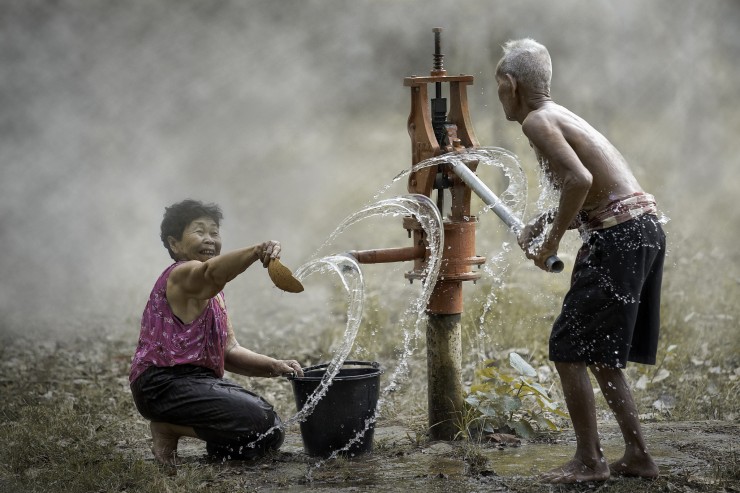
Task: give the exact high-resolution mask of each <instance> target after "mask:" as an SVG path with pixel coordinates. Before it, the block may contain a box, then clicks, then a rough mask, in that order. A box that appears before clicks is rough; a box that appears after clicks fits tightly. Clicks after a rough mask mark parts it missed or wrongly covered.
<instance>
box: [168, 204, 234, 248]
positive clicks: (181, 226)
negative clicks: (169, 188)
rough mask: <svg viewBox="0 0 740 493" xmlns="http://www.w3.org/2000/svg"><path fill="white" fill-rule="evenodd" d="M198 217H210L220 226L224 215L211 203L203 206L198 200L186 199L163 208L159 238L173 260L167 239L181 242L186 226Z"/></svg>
mask: <svg viewBox="0 0 740 493" xmlns="http://www.w3.org/2000/svg"><path fill="white" fill-rule="evenodd" d="M199 217H210V218H211V219H213V220H214V221H215V222H216V224H217V225H219V226H220V225H221V220H222V219H223V218H224V215H223V213H222V212H221V208H220V207H219V206H218V205H216V204H213V203H211V204H204V203H203V202H201V201H199V200H191V199H187V200H183V201H182V202H178V203H176V204H172V205H171V206H169V207H165V209H164V218H162V225H161V226H160V227H159V231H160V235H159V236H160V238H161V239H162V243H163V244H164V247H165V248H166V249H167V251H168V252H169V254H170V257H172V259H173V260H177V259H176V258H175V254H174V253H173V252H172V250H171V249H170V242H169V241H167V238H168V237H169V236H172V237H173V238H176V239H177V240H181V239H182V234H183V232H184V231H185V228H186V227H187V225H188V224H190V223H191V222H193V221H195V220H196V219H198V218H199Z"/></svg>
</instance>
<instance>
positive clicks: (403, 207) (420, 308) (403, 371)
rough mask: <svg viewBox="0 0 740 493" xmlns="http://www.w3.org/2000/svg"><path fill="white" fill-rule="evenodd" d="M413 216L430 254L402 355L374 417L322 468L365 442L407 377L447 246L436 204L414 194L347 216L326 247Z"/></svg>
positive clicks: (408, 317)
mask: <svg viewBox="0 0 740 493" xmlns="http://www.w3.org/2000/svg"><path fill="white" fill-rule="evenodd" d="M406 215H411V216H413V217H414V218H415V219H416V220H417V221H418V222H419V224H420V226H421V228H422V229H423V230H424V233H425V234H426V236H427V248H428V251H429V257H428V261H427V262H426V265H425V268H424V271H423V281H422V288H421V290H420V292H419V294H418V296H417V297H416V299H414V300H412V301H411V302H410V303H409V304H408V306H407V308H406V309H405V310H404V313H403V316H402V317H401V320H400V322H399V326H400V328H401V330H402V333H403V342H402V349H401V356H400V358H399V362H398V364H397V365H396V368H395V370H394V371H393V372H392V373H391V374H390V376H389V382H388V383H387V384H386V386H385V387H384V388H383V390H382V392H381V395H380V397H379V399H378V404H377V406H376V409H375V414H374V415H373V417H372V418H370V419H368V420H366V422H365V427H364V428H363V429H361V430H359V431H358V432H357V433H356V434H355V436H354V437H353V438H352V439H351V440H350V441H349V442H348V443H347V444H346V445H345V446H344V447H342V448H341V449H338V450H335V451H333V452H332V454H331V455H330V456H329V457H328V458H326V459H324V460H322V461H319V462H317V463H316V464H315V467H320V466H321V464H323V463H324V462H326V461H328V460H331V459H333V458H335V457H336V456H337V455H338V454H340V453H342V452H345V451H347V450H349V449H350V448H351V447H352V446H353V445H354V444H355V443H357V442H359V441H360V440H362V438H363V437H364V435H365V433H366V432H367V430H368V429H369V428H370V426H372V425H373V424H374V423H375V422H376V420H377V418H378V416H379V415H380V412H381V410H382V409H383V408H384V406H385V405H386V403H387V402H388V401H387V397H388V394H390V393H392V392H394V391H395V390H396V389H397V388H398V385H399V381H400V379H401V378H402V377H404V376H405V375H407V374H408V370H409V365H408V359H409V358H410V356H411V355H412V354H413V351H414V349H415V343H416V341H417V340H418V338H419V337H420V335H421V330H420V329H419V326H420V325H421V323H422V321H423V320H424V314H425V309H426V306H427V304H428V303H429V298H430V297H431V295H432V290H433V289H434V285H435V283H436V281H437V276H438V275H439V269H440V266H441V261H442V246H443V243H444V229H443V227H442V218H441V216H440V214H439V210H438V209H437V207H436V205H435V204H434V203H433V202H432V201H431V199H429V197H426V196H424V195H417V194H411V195H406V196H402V197H395V198H391V199H385V200H380V201H378V202H376V203H374V204H371V205H369V206H367V207H364V208H363V209H361V210H359V211H357V212H355V213H354V214H352V215H350V216H349V217H347V218H346V219H345V220H344V221H343V222H342V223H341V224H340V225H339V226H338V227H337V228H336V229H335V230H334V232H333V233H332V234H331V235H330V236H329V238H328V240H327V241H326V242H325V245H327V244H330V243H332V242H333V241H334V240H335V239H336V238H337V237H338V236H339V235H340V234H342V233H343V232H344V231H345V230H346V229H347V228H349V227H350V226H352V225H353V224H356V223H357V222H359V221H362V220H364V219H368V218H371V217H375V216H392V217H398V216H406Z"/></svg>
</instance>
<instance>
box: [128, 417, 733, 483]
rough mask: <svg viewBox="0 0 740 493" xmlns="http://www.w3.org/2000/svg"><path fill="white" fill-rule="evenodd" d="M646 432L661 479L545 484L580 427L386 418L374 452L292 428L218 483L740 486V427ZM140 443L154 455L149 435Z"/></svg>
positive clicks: (187, 454)
mask: <svg viewBox="0 0 740 493" xmlns="http://www.w3.org/2000/svg"><path fill="white" fill-rule="evenodd" d="M644 431H645V434H646V438H647V440H648V442H649V443H650V444H651V450H652V453H653V455H654V457H655V459H656V462H657V463H658V465H659V467H660V472H661V477H660V478H659V479H657V480H655V481H644V480H640V479H621V478H620V479H610V480H609V481H607V482H606V483H587V484H582V485H573V486H553V485H547V484H541V483H539V482H538V481H537V475H538V474H539V473H540V472H542V471H545V470H548V469H550V468H552V467H555V466H557V465H559V464H561V463H562V462H565V461H566V460H567V459H569V458H570V456H571V455H572V452H573V448H574V444H575V439H574V436H573V434H572V432H564V433H561V434H558V435H554V436H550V437H547V438H543V439H537V440H529V441H528V440H519V443H518V444H517V443H514V444H507V445H504V444H500V443H486V444H480V445H472V444H470V443H463V442H432V443H429V442H424V441H423V440H418V437H417V436H416V435H415V433H414V432H413V431H412V430H410V429H409V428H406V427H404V426H402V425H401V424H394V423H382V424H381V425H380V426H379V427H378V428H377V429H376V431H375V437H374V449H373V452H372V453H369V454H364V455H362V456H357V457H355V458H352V459H346V458H338V459H333V460H330V461H326V462H323V461H321V460H320V459H317V458H312V457H309V456H307V455H306V454H305V453H304V451H303V446H302V442H301V437H300V433H299V432H298V431H294V432H289V433H288V434H287V436H286V441H285V444H284V445H283V447H282V449H281V451H280V452H279V453H278V454H277V455H275V456H273V457H270V458H266V459H263V460H260V461H257V462H254V463H245V462H237V461H233V462H229V463H226V464H223V465H222V466H219V467H221V468H222V469H221V471H220V473H219V475H218V478H219V479H217V480H215V481H212V483H218V482H219V481H220V480H223V481H229V482H232V481H235V482H236V485H238V486H241V487H243V488H244V489H245V490H246V491H259V492H271V491H289V492H304V491H312V492H322V491H327V492H328V491H332V492H357V491H373V492H386V491H387V492H397V491H405V492H425V493H431V492H474V491H481V492H483V491H494V492H507V491H512V492H550V491H618V492H619V491H625V492H627V491H629V492H638V491H645V492H653V491H666V492H674V491H678V492H694V491H696V492H705V491H706V492H709V491H712V492H714V491H727V492H733V491H740V469H739V468H738V461H737V448H738V437H740V425H738V424H736V423H728V422H721V421H703V422H656V423H645V424H644ZM601 434H602V445H603V447H604V450H605V453H606V455H607V457H609V458H616V457H618V456H619V455H618V454H620V453H621V450H622V448H621V447H622V441H621V435H620V433H619V429H618V428H617V426H616V425H615V424H613V423H607V424H603V425H602V427H601ZM137 449H138V450H139V451H140V453H141V455H142V456H144V457H148V455H149V451H148V443H145V441H144V440H142V442H141V443H139V444H137ZM180 454H181V458H182V462H183V465H182V466H181V469H182V468H197V467H201V466H202V465H204V464H205V459H204V454H205V448H204V446H203V445H202V444H201V443H199V442H198V441H196V440H185V441H183V442H182V443H181V446H180ZM211 485H212V486H216V485H215V484H211ZM203 486H205V485H203Z"/></svg>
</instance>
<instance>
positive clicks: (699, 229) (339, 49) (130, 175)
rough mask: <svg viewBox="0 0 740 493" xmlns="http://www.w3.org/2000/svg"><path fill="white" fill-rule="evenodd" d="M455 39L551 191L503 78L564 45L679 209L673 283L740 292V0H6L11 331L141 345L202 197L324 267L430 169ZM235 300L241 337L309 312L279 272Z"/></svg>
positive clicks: (584, 112)
mask: <svg viewBox="0 0 740 493" xmlns="http://www.w3.org/2000/svg"><path fill="white" fill-rule="evenodd" d="M435 26H441V27H443V28H444V29H445V30H444V33H443V35H442V36H443V37H442V45H443V52H444V53H445V55H446V58H445V68H446V69H447V70H448V73H449V74H451V75H452V74H458V73H465V74H470V75H473V76H475V84H474V85H473V86H472V87H470V88H469V98H470V109H471V117H472V121H473V124H474V128H475V131H476V133H477V136H478V139H479V141H480V142H481V144H482V145H486V146H500V147H504V148H507V149H509V150H511V151H513V152H515V153H516V154H517V155H518V156H519V158H520V160H521V162H522V166H523V167H524V168H525V169H527V173H528V176H529V178H530V180H529V184H530V199H532V198H533V196H535V197H536V194H537V191H536V187H537V181H536V174H534V171H533V169H534V167H535V160H534V156H533V155H532V153H531V151H530V149H529V146H528V143H527V141H526V139H525V138H524V137H523V136H522V135H521V129H520V126H519V125H518V124H516V123H512V122H507V121H506V119H505V117H504V114H503V111H502V110H501V107H500V105H499V103H498V99H497V96H496V84H495V80H494V77H493V71H494V68H495V65H496V62H497V61H498V59H499V58H500V56H501V48H500V47H501V45H502V44H503V43H504V42H505V41H506V40H508V39H511V38H520V37H533V38H535V39H536V40H538V41H540V42H542V43H543V44H545V45H546V46H547V47H548V49H549V50H550V53H551V56H552V58H553V66H554V75H553V83H552V95H553V98H554V99H555V101H556V102H559V103H560V104H563V105H565V106H567V107H569V108H570V109H571V110H573V111H575V112H576V113H578V114H580V115H581V116H583V117H584V118H585V119H586V120H588V121H589V122H590V123H591V124H593V125H594V126H595V127H596V128H597V129H599V130H600V131H601V132H602V133H604V134H605V135H606V136H607V137H608V138H609V139H611V140H612V142H613V143H614V144H615V145H616V146H617V147H618V148H619V149H620V150H621V151H622V153H623V154H624V155H625V156H626V157H627V159H628V161H630V163H631V164H632V166H633V169H634V171H635V174H636V175H637V177H638V179H639V180H640V182H641V184H642V185H643V187H644V188H646V189H647V190H648V191H650V192H651V193H653V194H654V195H655V196H656V198H657V200H658V204H659V207H660V209H661V211H662V212H663V213H664V214H666V215H667V216H668V217H670V218H671V221H670V222H669V223H668V224H667V226H666V230H667V232H668V234H669V250H670V252H669V258H668V264H669V265H668V266H667V268H666V276H674V277H673V278H674V279H677V278H680V276H682V275H683V274H682V273H681V272H682V270H683V266H685V265H688V264H692V265H695V264H701V265H705V266H706V269H713V270H715V271H716V272H717V276H718V278H717V285H714V286H712V285H709V286H707V289H717V286H721V284H722V282H731V283H737V282H740V274H739V273H738V260H739V258H738V254H737V246H736V244H737V240H738V232H739V231H740V215H739V214H738V206H737V202H736V200H737V195H738V188H739V187H740V185H739V184H740V181H739V179H740V170H739V169H738V168H739V167H738V165H739V164H740V158H739V157H738V156H739V155H740V154H739V151H740V144H739V142H740V139H738V135H740V112H738V110H737V105H738V102H740V84H739V82H740V67H739V65H740V64H738V60H739V59H740V58H739V55H740V29H739V28H740V2H736V1H731V0H725V1H722V0H717V1H701V0H654V1H650V2H644V1H641V0H621V1H619V2H614V1H606V0H600V1H594V0H559V1H558V2H547V1H534V0H529V1H527V0H519V1H503V0H500V1H496V0H488V1H484V0H468V1H460V2H429V1H425V0H403V1H398V0H353V1H339V0H280V1H275V0H262V1H237V0H231V1H228V0H222V1H203V0H158V1H156V2H154V1H144V0H140V1H136V0H134V1H127V2H115V1H92V0H85V1H83V0H78V1H72V0H69V1H38V0H0V103H1V104H0V244H2V251H3V254H2V256H0V279H2V281H1V288H0V331H1V332H2V334H4V335H14V334H28V333H33V332H34V331H40V332H41V333H42V334H44V335H46V336H49V337H52V338H53V337H59V338H66V337H69V336H70V334H76V335H80V334H83V335H84V334H85V333H87V332H89V331H94V332H98V331H101V330H102V331H107V332H110V333H120V332H123V333H126V334H130V337H131V338H132V340H135V338H136V336H137V335H138V317H139V316H140V314H141V312H142V310H143V307H144V304H145V302H146V299H147V297H148V294H149V291H150V289H151V287H152V285H153V283H154V280H155V279H156V277H157V276H158V275H159V274H160V272H161V271H162V270H163V269H164V268H165V267H166V266H167V265H168V264H169V262H170V259H169V257H168V255H167V252H166V250H165V249H164V248H163V246H162V244H161V243H160V241H159V223H160V221H161V217H162V213H163V211H164V207H165V206H167V205H169V204H171V203H173V202H175V201H178V200H181V199H184V198H195V199H201V200H205V201H215V202H217V203H219V204H220V205H221V206H222V208H223V211H224V214H225V220H224V222H223V224H222V235H223V237H224V249H225V250H228V249H233V248H237V247H241V246H247V245H251V244H254V243H257V242H261V241H264V240H267V239H277V240H280V241H281V242H282V244H283V256H282V258H283V261H284V263H285V264H286V265H289V266H290V267H292V268H296V267H298V266H299V265H301V264H303V263H304V262H306V261H308V260H310V259H311V258H312V256H313V254H314V253H315V252H316V251H317V249H319V247H321V245H322V243H323V241H324V240H325V239H326V237H327V236H328V235H329V234H330V233H331V232H332V231H333V230H334V228H335V227H336V226H337V225H338V224H339V223H340V222H341V221H342V219H343V218H345V217H346V216H348V215H349V214H351V213H352V212H354V211H356V210H357V209H358V208H359V207H361V206H362V205H364V204H367V203H369V202H371V201H372V197H373V195H374V194H375V193H377V192H378V190H380V189H381V188H382V187H384V186H386V185H388V184H389V183H390V182H391V180H392V178H393V177H394V176H395V175H396V174H398V172H400V171H402V170H404V169H406V168H407V167H408V166H409V165H410V161H411V156H410V143H409V137H408V134H407V131H406V120H407V118H408V113H409V109H410V102H409V94H408V89H407V88H405V87H403V78H404V77H407V76H410V75H426V74H428V72H429V70H430V69H431V64H432V59H431V58H432V57H431V54H432V52H433V34H432V28H433V27H435ZM490 176H493V175H490ZM490 176H488V177H485V176H484V177H483V178H484V179H485V180H486V181H488V180H489V179H491V178H490ZM492 188H494V187H493V186H492ZM405 192H406V191H405V183H404V182H400V183H398V184H395V185H394V186H393V188H392V189H391V190H389V191H388V192H387V193H386V197H387V196H392V195H400V194H403V193H405ZM391 222H393V223H394V224H393V225H392V230H393V231H396V232H397V233H398V236H397V240H398V241H397V242H394V241H388V242H385V241H380V240H379V238H378V237H377V236H374V237H372V238H367V237H365V236H362V235H360V236H355V237H351V238H349V239H348V240H347V242H348V243H347V248H348V249H349V248H374V247H380V246H403V245H405V244H406V243H405V242H406V241H408V240H406V233H405V231H403V230H402V229H401V227H400V219H398V220H392V221H391ZM393 234H395V233H393ZM496 234H500V232H498V233H496ZM478 237H479V239H480V242H481V245H485V244H486V240H485V237H486V233H485V230H479V233H478ZM496 241H499V240H496ZM576 246H577V245H576ZM481 253H483V254H486V252H481ZM516 259H517V260H516V261H517V262H520V263H522V264H525V263H526V259H524V257H523V256H522V255H519V256H517V257H516ZM570 267H572V262H570V263H569V265H567V268H568V269H570ZM532 268H533V267H532ZM563 279H564V281H562V282H567V278H566V276H563ZM682 279H683V280H682V281H681V282H686V283H691V282H692V279H690V278H688V277H686V278H682ZM398 282H399V283H400V284H403V283H405V282H406V281H405V280H403V278H402V277H399V279H398ZM466 289H469V288H466ZM310 291H311V290H310V289H307V293H306V297H305V298H302V299H303V300H309V301H310V300H311V295H310ZM227 296H228V297H229V298H228V299H229V302H230V306H231V307H232V309H233V310H234V311H235V313H237V317H236V323H237V324H238V325H241V326H244V324H245V323H246V324H247V325H248V324H249V323H258V324H259V323H268V324H269V320H270V317H271V314H272V313H273V312H274V311H275V310H276V309H277V308H279V309H281V310H282V309H286V307H290V306H293V305H292V303H293V302H294V300H296V299H298V298H290V296H291V295H286V294H285V293H280V292H278V291H277V290H276V289H275V288H273V287H272V285H271V283H270V282H269V279H268V277H267V276H266V275H265V272H264V271H262V269H261V268H253V269H250V270H248V271H247V273H245V274H244V275H243V277H242V278H240V279H238V280H237V281H235V282H234V283H233V286H232V285H230V286H229V288H228V289H227ZM716 297H717V298H721V297H722V291H721V289H717V291H716ZM304 305H305V306H303V308H301V309H300V313H302V314H308V313H310V312H311V310H314V311H316V310H322V309H323V308H322V307H321V306H312V305H311V303H307V304H306V303H304ZM704 308H705V309H706V310H711V307H704ZM247 314H250V316H249V317H248V318H249V320H251V322H245V321H244V320H245V318H244V317H247ZM239 316H241V317H242V318H241V319H239V318H238V317H239Z"/></svg>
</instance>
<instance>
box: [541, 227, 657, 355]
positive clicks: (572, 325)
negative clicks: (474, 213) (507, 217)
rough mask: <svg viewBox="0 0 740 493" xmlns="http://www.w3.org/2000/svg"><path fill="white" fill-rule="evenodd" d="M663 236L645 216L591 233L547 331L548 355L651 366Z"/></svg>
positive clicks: (581, 250) (654, 344) (579, 252)
mask: <svg viewBox="0 0 740 493" xmlns="http://www.w3.org/2000/svg"><path fill="white" fill-rule="evenodd" d="M665 248H666V243H665V234H664V233H663V229H662V228H661V226H660V223H659V222H658V219H657V217H655V216H653V215H650V214H645V215H643V216H639V217H637V218H635V219H632V220H630V221H627V222H625V223H622V224H618V225H616V226H613V227H611V228H607V229H602V230H597V231H593V232H591V233H590V236H589V238H588V240H587V241H586V242H585V243H584V244H583V246H582V247H581V249H580V250H579V251H578V256H577V258H576V262H575V265H574V266H573V276H572V279H571V287H570V290H569V291H568V293H567V294H566V295H565V299H564V301H563V309H562V311H561V313H560V316H559V317H558V318H557V320H555V323H554V325H553V328H552V333H551V335H550V359H551V360H552V361H560V362H586V363H589V364H592V363H603V364H606V365H609V366H613V367H620V368H621V367H624V366H625V365H626V363H627V361H628V360H629V361H634V362H636V363H645V364H651V365H652V364H655V357H656V352H657V349H658V334H659V332H660V290H661V283H662V279H663V260H664V257H665Z"/></svg>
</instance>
